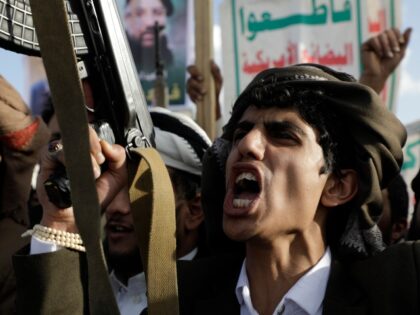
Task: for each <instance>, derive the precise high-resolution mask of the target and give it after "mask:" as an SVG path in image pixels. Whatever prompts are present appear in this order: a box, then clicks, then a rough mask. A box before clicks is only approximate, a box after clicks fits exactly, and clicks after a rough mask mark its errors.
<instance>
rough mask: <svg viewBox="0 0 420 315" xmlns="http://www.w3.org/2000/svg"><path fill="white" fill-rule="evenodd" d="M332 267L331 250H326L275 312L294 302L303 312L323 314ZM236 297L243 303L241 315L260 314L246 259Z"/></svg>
mask: <svg viewBox="0 0 420 315" xmlns="http://www.w3.org/2000/svg"><path fill="white" fill-rule="evenodd" d="M330 269H331V251H330V249H329V248H327V250H326V251H325V253H324V255H323V256H322V258H321V259H320V260H319V261H318V263H317V264H316V265H315V266H313V267H312V268H311V269H310V270H309V271H308V272H306V273H305V274H304V275H303V276H302V277H301V278H300V279H299V280H298V281H297V282H296V283H295V284H294V285H293V287H291V288H290V290H289V291H288V292H287V293H286V295H285V296H284V297H283V299H282V300H281V301H280V302H279V304H278V305H277V307H276V310H275V312H274V313H276V312H277V311H278V310H280V309H281V308H282V307H283V305H286V304H288V303H290V302H291V303H290V304H294V305H293V307H294V308H296V306H297V307H298V308H300V309H301V311H304V312H302V314H305V312H306V313H307V314H322V301H323V299H324V296H325V290H326V288H327V282H328V277H329V274H330ZM236 297H237V299H238V302H239V304H240V305H241V315H244V314H258V313H257V312H256V311H255V309H254V307H253V305H252V301H251V294H250V290H249V281H248V276H247V274H246V268H245V260H244V262H243V264H242V269H241V273H240V275H239V279H238V283H237V285H236Z"/></svg>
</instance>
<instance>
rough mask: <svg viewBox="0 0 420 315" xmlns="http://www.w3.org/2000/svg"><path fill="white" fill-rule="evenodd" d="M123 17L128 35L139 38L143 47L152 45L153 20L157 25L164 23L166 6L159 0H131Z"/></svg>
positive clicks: (163, 24)
mask: <svg viewBox="0 0 420 315" xmlns="http://www.w3.org/2000/svg"><path fill="white" fill-rule="evenodd" d="M124 18H125V26H126V30H127V33H128V35H129V36H130V37H131V38H133V39H136V40H140V41H141V44H142V46H143V47H153V45H154V35H153V27H154V25H155V22H158V24H159V26H165V25H166V8H165V6H164V5H163V3H162V2H161V0H131V1H130V2H129V3H128V4H127V6H126V8H125V15H124ZM160 34H162V32H161V33H160Z"/></svg>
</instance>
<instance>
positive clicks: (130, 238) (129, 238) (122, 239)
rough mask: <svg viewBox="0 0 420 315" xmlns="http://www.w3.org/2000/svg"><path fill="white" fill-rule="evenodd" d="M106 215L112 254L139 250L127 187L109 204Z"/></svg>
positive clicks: (107, 232) (107, 233)
mask: <svg viewBox="0 0 420 315" xmlns="http://www.w3.org/2000/svg"><path fill="white" fill-rule="evenodd" d="M105 215H106V226H105V232H106V236H107V240H108V248H109V253H110V255H117V256H122V255H128V254H132V253H133V252H135V251H137V237H136V234H135V231H134V221H133V216H132V215H131V207H130V198H129V195H128V188H127V187H125V188H124V189H123V190H121V191H120V192H119V193H118V194H117V195H116V197H115V198H114V200H113V201H112V202H111V203H110V204H109V205H108V207H107V209H106V211H105Z"/></svg>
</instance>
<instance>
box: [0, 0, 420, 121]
mask: <svg viewBox="0 0 420 315" xmlns="http://www.w3.org/2000/svg"><path fill="white" fill-rule="evenodd" d="M401 2H402V25H403V27H402V29H405V28H406V27H412V28H413V32H412V37H411V41H410V45H409V48H408V51H407V55H406V57H405V59H404V60H403V63H402V65H401V67H402V70H401V81H400V89H399V92H398V93H399V94H398V101H397V105H396V114H397V116H398V117H399V119H400V120H401V121H402V122H403V123H404V124H409V123H412V122H414V121H417V120H419V121H420V19H419V18H418V13H419V12H420V1H419V0H401ZM220 3H221V0H214V6H215V17H214V21H215V23H218V22H219V14H218V7H219V4H220ZM214 37H215V39H218V38H219V39H220V27H218V26H216V27H215V31H214ZM215 48H216V49H220V40H216V41H215ZM219 58H220V57H219ZM216 59H218V58H217V54H216ZM24 66H25V61H24V58H23V57H22V56H21V55H18V54H15V53H12V52H9V51H6V50H4V49H1V48H0V74H1V75H3V76H4V77H5V78H6V79H7V80H9V81H10V82H11V84H12V85H13V86H15V87H16V88H17V90H18V91H20V92H21V94H22V96H23V98H24V99H25V100H26V101H28V98H29V96H28V95H27V91H25V78H24V76H25V70H24Z"/></svg>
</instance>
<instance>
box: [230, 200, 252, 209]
mask: <svg viewBox="0 0 420 315" xmlns="http://www.w3.org/2000/svg"><path fill="white" fill-rule="evenodd" d="M251 202H252V200H249V199H237V198H235V199H233V206H234V207H235V208H246V207H248V206H249V205H250V204H251Z"/></svg>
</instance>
